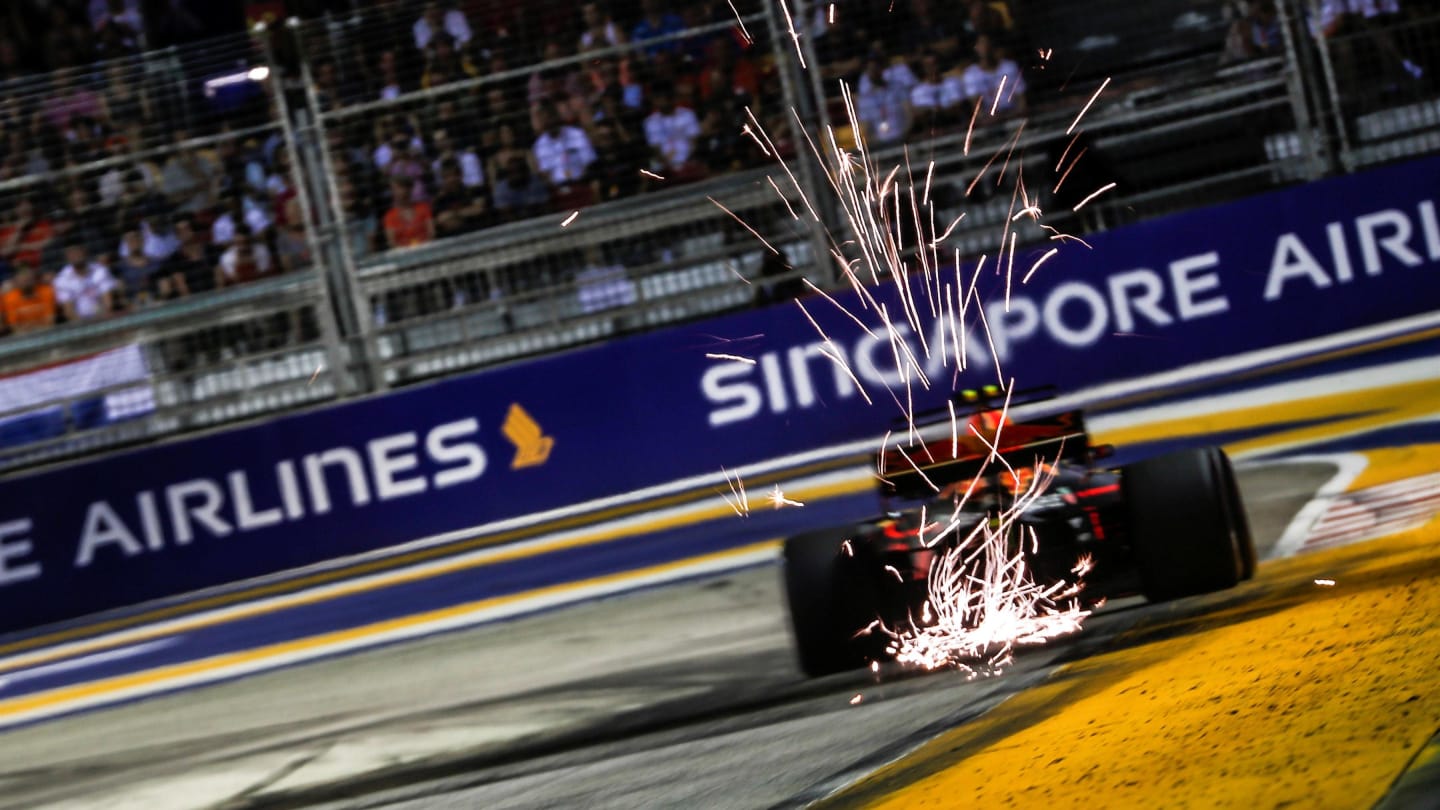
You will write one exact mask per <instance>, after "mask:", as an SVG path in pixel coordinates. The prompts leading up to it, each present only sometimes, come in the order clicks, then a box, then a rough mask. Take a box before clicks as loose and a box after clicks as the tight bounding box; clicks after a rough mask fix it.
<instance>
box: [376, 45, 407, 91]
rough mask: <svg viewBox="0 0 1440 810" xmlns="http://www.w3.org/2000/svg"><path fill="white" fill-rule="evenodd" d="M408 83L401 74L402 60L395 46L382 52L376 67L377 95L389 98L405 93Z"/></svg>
mask: <svg viewBox="0 0 1440 810" xmlns="http://www.w3.org/2000/svg"><path fill="white" fill-rule="evenodd" d="M405 89H406V83H405V81H404V80H403V78H402V77H401V76H400V60H399V57H398V56H397V55H396V53H395V50H394V49H393V48H386V49H385V50H383V51H381V52H380V56H379V58H378V60H377V63H376V67H375V97H376V98H378V99H385V100H389V99H392V98H396V97H398V96H399V95H400V94H401V93H404V92H405Z"/></svg>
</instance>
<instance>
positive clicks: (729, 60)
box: [697, 39, 760, 108]
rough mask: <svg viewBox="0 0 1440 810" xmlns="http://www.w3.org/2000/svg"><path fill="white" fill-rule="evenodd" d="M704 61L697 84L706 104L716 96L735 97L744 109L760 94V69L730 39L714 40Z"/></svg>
mask: <svg viewBox="0 0 1440 810" xmlns="http://www.w3.org/2000/svg"><path fill="white" fill-rule="evenodd" d="M704 64H705V67H704V69H703V70H702V71H700V82H699V86H698V87H697V90H698V91H699V96H700V100H701V101H702V102H703V103H704V104H709V103H710V102H711V101H714V100H716V99H734V100H736V101H737V104H738V106H740V107H742V108H743V107H745V106H747V105H749V104H751V103H753V102H754V100H755V99H756V98H758V97H759V95H760V72H759V70H758V69H757V68H756V67H755V63H754V62H751V61H750V60H749V59H748V58H746V57H744V56H742V55H741V54H740V53H739V52H738V49H737V48H736V47H735V45H734V43H732V42H731V41H730V40H728V39H715V40H713V41H711V43H710V48H709V50H708V51H707V53H706V56H705V60H704Z"/></svg>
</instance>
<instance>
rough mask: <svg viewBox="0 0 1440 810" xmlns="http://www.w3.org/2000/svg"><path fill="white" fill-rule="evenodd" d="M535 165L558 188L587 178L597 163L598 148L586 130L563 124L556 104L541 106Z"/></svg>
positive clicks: (538, 116)
mask: <svg viewBox="0 0 1440 810" xmlns="http://www.w3.org/2000/svg"><path fill="white" fill-rule="evenodd" d="M536 122H537V124H538V126H537V131H539V133H540V136H539V137H538V138H536V139H535V146H534V147H533V148H534V151H535V165H536V166H538V167H539V168H540V173H541V174H542V175H544V176H545V178H546V179H547V180H549V181H550V184H551V185H552V186H555V187H560V186H564V185H566V184H569V183H574V182H577V181H579V180H582V179H584V178H585V175H586V172H587V171H588V170H589V168H590V164H592V163H594V162H595V147H594V146H592V145H591V143H590V138H589V137H588V136H587V135H586V134H585V130H583V129H581V128H579V127H575V126H568V125H566V124H564V123H562V121H561V119H560V114H559V113H558V112H557V111H556V109H555V106H554V105H553V104H542V105H541V106H540V107H539V108H538V109H537V111H536Z"/></svg>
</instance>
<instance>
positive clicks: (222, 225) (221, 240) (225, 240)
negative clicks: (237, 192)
mask: <svg viewBox="0 0 1440 810" xmlns="http://www.w3.org/2000/svg"><path fill="white" fill-rule="evenodd" d="M242 226H243V227H248V228H249V229H250V232H251V233H257V234H259V233H264V232H265V231H267V230H269V228H270V215H269V214H268V213H267V212H266V210H265V206H263V205H261V204H260V203H258V202H256V201H255V200H254V199H252V198H251V197H250V195H249V194H246V195H243V196H239V197H231V198H230V199H228V200H227V201H226V208H225V213H223V214H221V215H220V216H218V217H216V218H215V221H214V222H213V223H211V225H210V241H212V242H213V243H214V244H217V245H228V244H230V243H231V242H232V241H234V239H235V232H236V231H237V230H239V229H240V228H241V227H242Z"/></svg>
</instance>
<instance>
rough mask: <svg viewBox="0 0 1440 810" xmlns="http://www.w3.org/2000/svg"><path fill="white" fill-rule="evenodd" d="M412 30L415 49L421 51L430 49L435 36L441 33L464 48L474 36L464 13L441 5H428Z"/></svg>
mask: <svg viewBox="0 0 1440 810" xmlns="http://www.w3.org/2000/svg"><path fill="white" fill-rule="evenodd" d="M411 30H412V31H413V32H414V34H415V48H416V49H417V50H421V51H423V50H425V49H426V48H427V47H429V46H430V41H431V40H432V39H434V38H435V34H437V33H439V32H441V31H444V32H445V33H447V34H449V35H450V36H452V37H454V38H455V44H456V45H458V46H460V47H462V48H463V47H465V45H467V44H469V42H470V39H471V37H473V36H474V34H473V33H472V32H471V30H470V21H469V20H467V19H465V14H464V12H462V11H460V9H458V8H451V9H448V10H444V9H441V8H440V4H439V3H426V4H425V10H424V11H422V12H421V14H420V19H418V20H416V21H415V25H414V26H413V28H412V29H411Z"/></svg>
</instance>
